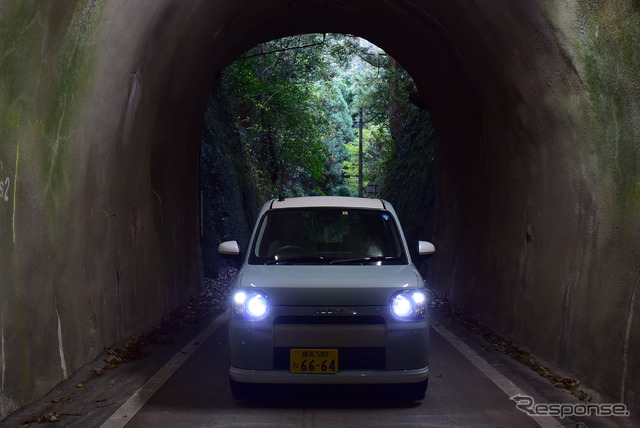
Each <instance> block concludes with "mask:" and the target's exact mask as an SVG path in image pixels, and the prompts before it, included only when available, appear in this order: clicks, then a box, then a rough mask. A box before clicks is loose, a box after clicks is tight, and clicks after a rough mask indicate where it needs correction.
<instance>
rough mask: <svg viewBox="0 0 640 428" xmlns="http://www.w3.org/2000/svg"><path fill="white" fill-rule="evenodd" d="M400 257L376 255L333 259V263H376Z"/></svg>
mask: <svg viewBox="0 0 640 428" xmlns="http://www.w3.org/2000/svg"><path fill="white" fill-rule="evenodd" d="M398 259H400V258H399V257H391V256H376V257H354V258H351V259H335V260H331V264H334V265H336V264H338V265H339V264H350V263H353V264H365V263H375V262H383V261H387V260H398Z"/></svg>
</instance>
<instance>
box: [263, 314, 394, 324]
mask: <svg viewBox="0 0 640 428" xmlns="http://www.w3.org/2000/svg"><path fill="white" fill-rule="evenodd" d="M273 323H274V324H294V325H301V324H311V325H318V324H320V325H327V324H331V325H334V324H345V325H360V324H384V323H385V320H384V318H383V317H381V316H344V315H324V316H322V315H320V316H279V317H276V319H275V320H274V321H273Z"/></svg>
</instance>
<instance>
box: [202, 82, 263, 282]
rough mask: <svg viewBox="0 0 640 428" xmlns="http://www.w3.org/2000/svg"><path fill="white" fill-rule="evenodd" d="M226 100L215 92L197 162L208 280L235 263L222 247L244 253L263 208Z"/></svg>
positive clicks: (205, 266)
mask: <svg viewBox="0 0 640 428" xmlns="http://www.w3.org/2000/svg"><path fill="white" fill-rule="evenodd" d="M226 108H227V105H226V100H225V99H224V97H223V96H222V95H221V93H220V92H219V89H218V88H215V89H214V91H213V93H212V96H211V98H210V100H209V105H208V107H207V112H206V114H205V117H204V128H203V133H202V146H201V156H200V159H201V160H200V190H201V196H202V208H203V211H202V230H201V238H200V242H201V247H202V263H203V267H204V274H205V276H206V277H209V278H214V277H216V275H217V272H218V271H219V270H220V268H222V267H224V266H229V265H230V264H231V265H234V264H237V263H239V259H238V260H233V259H228V258H223V257H221V256H220V255H219V254H218V245H219V244H220V243H221V242H222V241H226V240H236V241H238V243H239V244H240V248H241V249H242V250H243V251H246V249H247V248H248V244H249V238H250V235H251V230H252V228H253V225H254V223H255V220H256V217H257V216H258V212H259V210H260V208H262V205H261V203H263V202H266V200H262V199H264V198H260V197H259V196H258V192H257V190H256V189H257V187H258V186H257V185H256V181H255V180H256V178H255V177H254V175H253V174H252V170H253V166H252V163H251V160H250V159H249V157H248V155H247V152H246V150H242V149H241V148H240V145H241V144H242V141H240V139H239V138H238V136H237V135H236V133H235V130H234V128H233V122H232V120H231V118H230V117H229V115H228V112H227V110H226Z"/></svg>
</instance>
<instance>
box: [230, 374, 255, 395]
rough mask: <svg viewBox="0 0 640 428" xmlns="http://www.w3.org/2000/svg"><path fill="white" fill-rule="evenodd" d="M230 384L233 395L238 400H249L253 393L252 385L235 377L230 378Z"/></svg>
mask: <svg viewBox="0 0 640 428" xmlns="http://www.w3.org/2000/svg"><path fill="white" fill-rule="evenodd" d="M229 385H230V386H231V395H233V398H235V399H236V400H247V399H248V398H250V395H251V385H249V384H246V383H243V382H238V381H235V380H233V379H231V378H230V379H229Z"/></svg>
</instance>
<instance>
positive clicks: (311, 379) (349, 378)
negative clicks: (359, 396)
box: [229, 366, 429, 385]
mask: <svg viewBox="0 0 640 428" xmlns="http://www.w3.org/2000/svg"><path fill="white" fill-rule="evenodd" d="M229 377H230V378H231V379H232V380H234V381H236V382H242V383H268V384H325V385H328V384H331V385H340V384H345V385H346V384H401V383H418V382H423V381H425V380H427V379H428V378H429V366H427V367H423V368H420V369H413V370H345V371H341V372H338V373H336V374H298V373H290V372H289V371H288V370H247V369H238V368H236V367H233V366H231V367H230V368H229Z"/></svg>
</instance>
